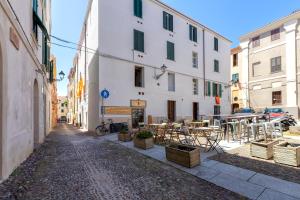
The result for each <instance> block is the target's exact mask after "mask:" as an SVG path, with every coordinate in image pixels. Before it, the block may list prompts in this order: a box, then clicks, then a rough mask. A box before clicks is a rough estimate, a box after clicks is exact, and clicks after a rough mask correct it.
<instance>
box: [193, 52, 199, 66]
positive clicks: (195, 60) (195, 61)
mask: <svg viewBox="0 0 300 200" xmlns="http://www.w3.org/2000/svg"><path fill="white" fill-rule="evenodd" d="M192 57H193V68H198V53H196V52H193V55H192Z"/></svg>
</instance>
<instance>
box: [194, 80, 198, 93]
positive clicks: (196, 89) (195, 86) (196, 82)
mask: <svg viewBox="0 0 300 200" xmlns="http://www.w3.org/2000/svg"><path fill="white" fill-rule="evenodd" d="M198 89H199V86H198V79H195V78H194V79H193V94H194V95H198V94H199V92H198Z"/></svg>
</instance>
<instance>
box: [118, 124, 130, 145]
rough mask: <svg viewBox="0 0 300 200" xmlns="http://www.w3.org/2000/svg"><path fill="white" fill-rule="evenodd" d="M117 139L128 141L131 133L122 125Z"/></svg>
mask: <svg viewBox="0 0 300 200" xmlns="http://www.w3.org/2000/svg"><path fill="white" fill-rule="evenodd" d="M118 139H119V141H122V142H129V141H131V140H132V137H131V133H130V132H129V131H128V128H126V127H122V128H121V131H120V133H119V134H118Z"/></svg>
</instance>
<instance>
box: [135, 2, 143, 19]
mask: <svg viewBox="0 0 300 200" xmlns="http://www.w3.org/2000/svg"><path fill="white" fill-rule="evenodd" d="M133 1H134V3H133V4H134V16H136V17H139V18H142V17H143V2H142V0H133Z"/></svg>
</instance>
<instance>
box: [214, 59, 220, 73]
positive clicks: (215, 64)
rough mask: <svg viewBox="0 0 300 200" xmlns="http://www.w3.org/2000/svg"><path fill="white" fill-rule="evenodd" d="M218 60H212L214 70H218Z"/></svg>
mask: <svg viewBox="0 0 300 200" xmlns="http://www.w3.org/2000/svg"><path fill="white" fill-rule="evenodd" d="M219 65H220V64H219V61H218V60H214V72H220V66H219Z"/></svg>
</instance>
